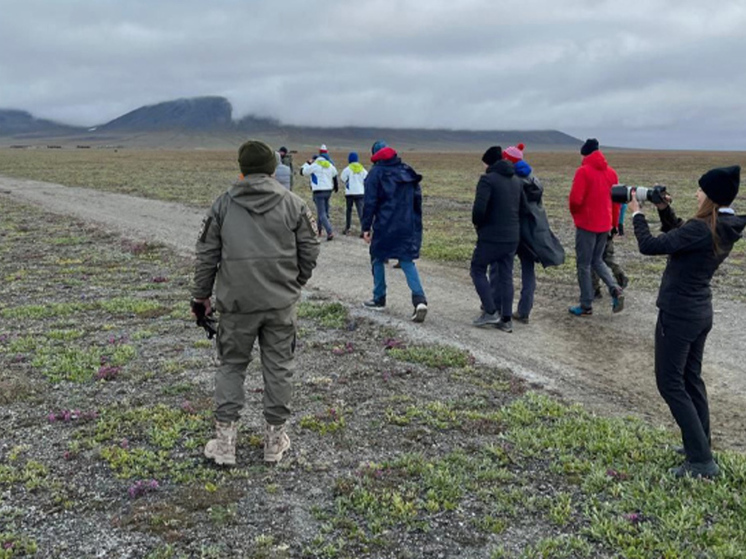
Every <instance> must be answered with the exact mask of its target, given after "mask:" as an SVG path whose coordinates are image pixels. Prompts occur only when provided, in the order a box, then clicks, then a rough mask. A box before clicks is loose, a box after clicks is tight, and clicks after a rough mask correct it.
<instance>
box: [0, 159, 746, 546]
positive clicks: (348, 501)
mask: <svg viewBox="0 0 746 559" xmlns="http://www.w3.org/2000/svg"><path fill="white" fill-rule="evenodd" d="M700 155H702V154H696V157H697V158H698V157H700ZM703 157H704V156H703ZM707 157H711V159H702V160H700V159H697V160H696V161H693V159H694V158H695V155H694V154H686V155H682V154H632V153H619V154H611V155H610V159H611V161H612V164H614V165H615V166H616V167H617V168H618V170H619V171H620V175H621V176H622V177H624V176H625V173H626V174H627V175H628V176H630V177H634V180H629V181H628V182H630V183H633V182H634V183H639V184H650V183H652V182H654V181H659V182H664V183H666V184H667V185H669V186H671V188H672V190H673V191H674V193H675V195H676V196H677V203H679V200H680V203H681V206H682V207H683V208H684V210H683V211H682V212H681V213H682V214H684V215H686V214H687V213H689V211H691V208H692V207H693V191H694V186H693V185H694V183H695V180H696V177H697V176H698V175H699V174H700V172H701V171H702V170H704V169H706V168H708V167H710V166H714V165H720V164H726V163H730V162H733V161H736V162H738V160H737V159H734V158H736V156H735V155H733V156H732V157H730V156H729V155H724V154H718V155H712V156H707ZM337 158H338V159H341V155H339V156H337ZM405 158H406V160H408V161H409V162H410V163H411V164H412V165H414V166H415V167H417V168H419V169H420V170H421V171H422V172H423V174H425V180H426V182H425V185H424V188H425V193H426V195H427V202H426V204H427V206H426V220H427V221H426V228H427V233H426V239H427V237H428V236H430V237H431V238H432V239H433V240H431V241H428V242H429V243H430V244H429V245H427V246H426V250H428V251H431V252H430V253H429V254H430V256H431V257H438V258H441V259H443V260H448V261H452V262H454V265H464V263H465V262H466V259H467V258H468V255H469V251H470V246H471V244H472V243H473V233H472V231H471V227H470V224H469V209H470V201H471V196H472V194H473V187H474V184H475V182H476V177H477V176H478V173H479V172H480V167H479V164H478V155H475V154H471V155H469V154H449V155H433V154H418V153H407V154H405ZM469 158H471V159H469ZM534 159H535V160H534ZM617 159H618V161H617ZM661 160H663V161H665V162H666V164H665V165H662V166H661V169H662V170H660V171H657V172H659V173H660V174H655V173H651V174H650V175H644V174H642V173H641V172H639V171H638V172H637V174H634V173H635V171H634V169H636V168H638V167H640V168H642V167H644V166H645V165H651V166H652V165H653V163H654V162H656V161H661ZM470 161H473V162H474V164H473V165H472V164H471V163H470ZM690 161H691V162H690ZM531 162H532V163H535V166H536V169H537V174H538V175H539V176H540V177H541V178H543V179H544V182H545V185H546V190H547V201H546V205H547V208H548V210H549V212H550V215H551V217H552V220H553V223H554V224H555V227H556V228H557V229H558V231H560V234H561V235H562V236H563V238H565V237H567V238H570V235H571V230H572V229H571V224H570V222H569V219H568V218H567V216H566V215H565V212H564V207H565V202H564V200H565V197H566V192H567V189H569V184H570V180H571V177H572V172H573V170H574V167H575V164H576V163H577V158H575V157H574V156H572V155H567V154H536V157H535V158H532V160H531ZM656 168H657V167H656ZM666 169H667V170H666ZM89 173H93V174H94V175H95V176H94V178H91V176H89ZM96 173H97V174H96ZM0 174H14V175H17V176H23V177H30V178H36V179H39V180H48V181H53V182H60V183H63V184H68V185H76V186H86V187H95V188H103V189H106V190H111V191H117V192H128V193H133V194H138V195H142V196H150V197H154V198H166V199H171V200H179V201H184V202H187V203H190V204H193V205H196V206H200V207H202V206H206V205H208V204H209V203H210V201H211V200H212V198H213V197H214V196H215V195H217V194H218V193H219V192H220V191H222V190H223V189H224V188H225V185H226V183H227V182H229V181H230V180H231V179H232V178H233V177H235V174H236V171H235V166H234V156H233V154H232V153H225V152H220V153H217V152H216V153H213V152H200V151H194V152H192V151H188V152H187V151H164V152H158V151H154V152H128V151H122V150H120V151H118V152H116V153H114V152H108V151H104V150H101V151H98V150H97V151H94V152H76V151H70V152H66V151H63V152H56V153H52V152H46V151H27V152H26V151H24V152H17V151H13V152H11V151H9V150H4V151H0ZM661 175H663V176H661ZM297 180H301V179H297ZM625 180H626V179H625ZM298 191H299V192H301V193H303V194H304V195H306V192H305V190H304V189H301V188H298ZM679 192H682V194H681V195H678V193H679ZM2 201H3V202H2V203H3V214H2V221H0V261H2V262H3V265H2V272H1V273H0V279H1V280H2V282H1V283H0V371H1V372H0V405H1V406H2V416H1V417H0V419H2V421H1V422H0V558H2V559H6V558H10V557H26V556H36V557H75V558H78V557H94V556H102V555H104V556H112V557H114V556H132V557H148V558H150V559H156V558H177V557H178V558H181V557H206V558H211V557H236V556H241V557H249V558H270V557H271V558H289V557H303V558H317V557H319V558H336V557H349V558H353V557H354V558H358V557H377V558H379V557H392V558H394V557H395V558H402V559H403V558H419V557H437V556H446V557H484V558H490V559H500V558H522V559H534V558H542V559H543V558H547V559H548V558H604V557H609V558H611V557H625V558H661V557H663V558H677V559H678V558H683V559H689V558H691V559H694V558H699V557H708V558H728V559H735V558H738V557H743V550H744V549H746V531H744V530H743V519H744V518H746V501H744V499H743V495H744V493H746V458H745V457H744V456H743V455H739V454H736V453H732V452H722V453H718V460H719V462H720V464H721V467H722V469H723V471H724V476H723V477H722V478H721V479H718V480H716V481H714V482H708V481H695V480H685V481H683V482H679V481H675V480H673V479H672V478H670V477H669V476H668V475H666V469H667V468H668V467H671V466H674V465H676V464H677V462H678V461H679V457H678V456H677V455H675V453H673V452H672V451H671V449H670V447H671V446H672V445H673V444H674V443H675V441H674V439H673V437H672V436H671V434H670V433H668V432H666V431H665V430H662V429H658V428H653V427H651V426H649V425H646V424H645V423H643V422H640V421H638V420H634V419H609V418H605V417H598V416H594V415H592V414H589V413H587V412H586V411H584V410H583V409H582V408H581V407H579V406H572V405H568V404H566V403H564V402H561V401H558V400H556V399H553V398H549V397H547V396H546V395H543V394H540V393H535V392H531V391H529V390H527V388H528V387H526V386H525V385H524V384H523V383H522V382H521V381H518V380H517V379H516V378H515V377H513V376H511V375H510V373H509V372H508V371H502V370H497V369H493V368H487V367H483V366H479V365H476V364H475V362H474V359H473V357H472V356H471V355H469V354H468V353H465V352H463V351H459V350H454V349H453V348H449V347H441V346H421V345H417V344H413V343H412V342H411V341H410V340H407V339H406V338H405V337H404V335H403V334H402V333H401V332H399V331H397V330H393V329H391V328H388V327H382V326H380V325H378V324H375V323H373V322H371V321H368V320H367V319H365V318H360V317H356V316H353V315H351V314H350V313H349V311H348V310H347V309H346V308H345V307H344V306H343V305H340V304H339V303H337V302H333V301H309V302H306V303H304V304H303V305H302V306H301V308H300V312H299V315H300V317H301V320H300V330H299V345H298V375H297V377H296V395H295V403H294V405H295V409H296V415H295V418H294V421H293V425H292V427H291V436H292V437H293V444H294V447H293V451H292V452H291V454H290V455H289V457H288V459H287V460H286V461H284V462H283V463H281V464H280V466H279V467H277V468H272V467H266V466H265V465H264V464H263V463H262V461H261V439H260V437H259V432H260V425H261V415H260V408H261V400H262V393H261V386H262V385H261V377H260V374H259V372H258V370H257V364H254V365H252V366H251V372H250V374H249V380H248V381H247V406H246V411H245V417H244V419H243V425H242V427H243V429H242V434H241V437H240V439H239V448H238V460H239V466H238V467H237V468H235V469H233V470H224V469H222V468H216V467H213V466H211V465H210V464H209V463H207V462H206V461H204V460H203V459H202V456H201V451H202V446H203V445H204V443H205V441H206V439H207V438H208V437H209V435H210V431H211V427H212V426H211V413H210V410H211V406H212V402H211V389H212V385H211V382H212V374H213V372H214V364H215V363H214V357H213V356H214V349H213V346H212V343H211V342H208V341H207V340H205V339H204V338H203V336H202V333H201V331H199V330H196V329H194V327H193V326H192V325H191V324H190V323H189V320H188V308H187V304H186V297H187V286H188V283H189V275H190V262H189V261H188V260H187V259H183V258H180V257H178V256H176V255H174V254H173V253H172V252H170V251H169V250H168V249H166V248H165V247H162V246H157V245H152V244H144V243H138V242H132V241H128V240H126V239H121V238H119V237H117V236H114V235H111V234H109V233H107V232H105V231H102V230H100V229H98V228H94V227H90V226H88V225H86V224H85V223H81V222H78V221H76V220H74V219H69V218H63V217H59V216H54V215H51V214H47V213H43V212H41V211H40V210H38V209H35V208H31V207H28V206H24V205H21V204H18V203H16V202H14V201H12V200H10V199H9V198H6V197H3V198H2ZM336 204H339V200H337V201H336ZM335 211H336V214H335V223H336V224H339V223H340V214H339V211H340V208H339V207H338V206H337V207H336V208H335ZM628 246H629V245H628ZM628 252H630V253H631V252H632V251H631V250H629V251H628ZM736 258H740V259H741V260H740V262H741V269H742V262H743V253H739V254H738V255H736ZM628 262H629V265H630V267H632V266H634V265H635V260H633V259H630V260H629V261H628ZM637 269H638V270H640V275H641V277H642V278H643V280H644V279H645V278H649V281H650V282H653V281H654V277H653V276H654V274H653V273H652V271H650V270H648V269H647V268H646V267H645V265H644V264H642V263H641V264H640V267H639V268H637ZM737 271H738V268H736V267H733V268H727V269H726V270H725V273H724V274H723V276H722V277H721V279H720V280H719V281H720V282H721V284H723V285H725V286H731V285H734V286H735V285H737V284H736V283H731V282H735V280H734V279H733V278H734V276H735V277H737V274H736V272H737ZM552 273H554V274H557V275H556V276H553V278H554V279H558V280H561V281H571V277H572V271H571V269H570V271H566V272H562V271H561V270H560V271H558V272H557V271H556V272H552ZM563 274H564V275H563ZM638 281H642V280H639V279H638Z"/></svg>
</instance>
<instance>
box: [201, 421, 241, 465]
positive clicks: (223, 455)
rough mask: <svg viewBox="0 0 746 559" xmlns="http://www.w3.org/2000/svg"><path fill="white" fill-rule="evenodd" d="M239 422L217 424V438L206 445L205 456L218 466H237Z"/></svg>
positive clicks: (218, 422)
mask: <svg viewBox="0 0 746 559" xmlns="http://www.w3.org/2000/svg"><path fill="white" fill-rule="evenodd" d="M237 428H238V425H237V422H236V421H234V422H233V423H223V422H221V421H216V422H215V432H216V438H214V439H211V440H209V441H208V442H207V444H206V445H205V456H206V457H207V458H210V459H212V460H215V463H216V464H219V465H225V466H235V465H236V434H237V430H238V429H237Z"/></svg>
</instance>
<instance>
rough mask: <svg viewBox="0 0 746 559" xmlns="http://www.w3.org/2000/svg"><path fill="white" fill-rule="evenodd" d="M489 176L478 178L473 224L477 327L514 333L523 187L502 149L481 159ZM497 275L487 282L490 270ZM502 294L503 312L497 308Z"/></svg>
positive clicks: (497, 147) (475, 324) (472, 276)
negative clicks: (478, 304) (515, 263)
mask: <svg viewBox="0 0 746 559" xmlns="http://www.w3.org/2000/svg"><path fill="white" fill-rule="evenodd" d="M482 162H483V163H484V164H485V166H486V172H485V174H483V175H482V176H481V177H480V178H479V183H478V184H477V191H476V196H475V197H474V206H473V208H472V212H471V221H472V223H473V224H474V227H475V228H476V230H477V245H476V247H475V248H474V254H473V256H472V260H471V278H472V281H473V282H474V288H475V289H476V290H477V294H478V295H479V299H480V300H481V301H482V311H483V312H482V314H481V315H480V316H479V317H477V318H476V319H475V320H474V322H473V324H474V326H489V325H491V326H495V327H496V328H498V329H500V330H503V331H505V332H512V331H513V323H512V320H511V318H512V314H513V258H514V257H515V253H516V249H517V248H518V242H519V240H520V235H521V233H520V227H521V225H520V214H521V211H522V209H523V207H524V201H523V196H522V194H523V185H522V183H521V180H520V179H519V178H518V177H517V176H516V174H515V168H514V167H513V163H511V162H510V161H508V160H507V159H503V158H502V149H501V148H500V147H499V146H493V147H491V148H489V149H488V150H487V151H486V152H485V153H484V155H483V156H482ZM490 266H493V267H495V269H496V272H497V273H496V274H493V278H492V280H489V279H488V278H487V268H488V267H490ZM493 293H499V300H500V304H501V308H499V309H498V308H497V307H496V304H495V301H496V299H497V298H498V297H497V296H496V295H493Z"/></svg>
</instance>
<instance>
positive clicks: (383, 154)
mask: <svg viewBox="0 0 746 559" xmlns="http://www.w3.org/2000/svg"><path fill="white" fill-rule="evenodd" d="M396 155H397V154H396V150H395V149H394V148H390V147H385V148H382V149H379V150H378V151H377V152H375V153H374V154H373V155H371V157H370V160H371V161H372V162H373V163H377V162H378V161H385V160H387V159H393V158H394V157H396Z"/></svg>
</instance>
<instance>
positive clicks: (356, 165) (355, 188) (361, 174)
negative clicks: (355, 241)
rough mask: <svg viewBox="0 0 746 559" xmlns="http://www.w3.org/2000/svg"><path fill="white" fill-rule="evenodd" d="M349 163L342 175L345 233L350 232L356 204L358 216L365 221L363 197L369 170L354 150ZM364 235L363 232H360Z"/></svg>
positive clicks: (348, 157)
mask: <svg viewBox="0 0 746 559" xmlns="http://www.w3.org/2000/svg"><path fill="white" fill-rule="evenodd" d="M347 162H348V163H349V165H347V167H345V168H344V169H343V170H342V174H341V175H340V177H341V179H342V182H343V183H344V185H345V202H346V203H347V210H346V212H345V229H344V232H343V235H349V234H350V225H351V224H352V223H351V222H352V206H353V205H354V206H355V211H356V212H357V218H358V219H359V220H360V222H361V223H362V221H363V198H364V197H365V196H364V195H365V177H367V176H368V171H366V170H365V167H363V166H362V165H361V164H360V161H359V157H358V154H357V153H356V152H354V151H352V152H350V154H349V155H348V156H347ZM360 236H361V237H362V233H360Z"/></svg>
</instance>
